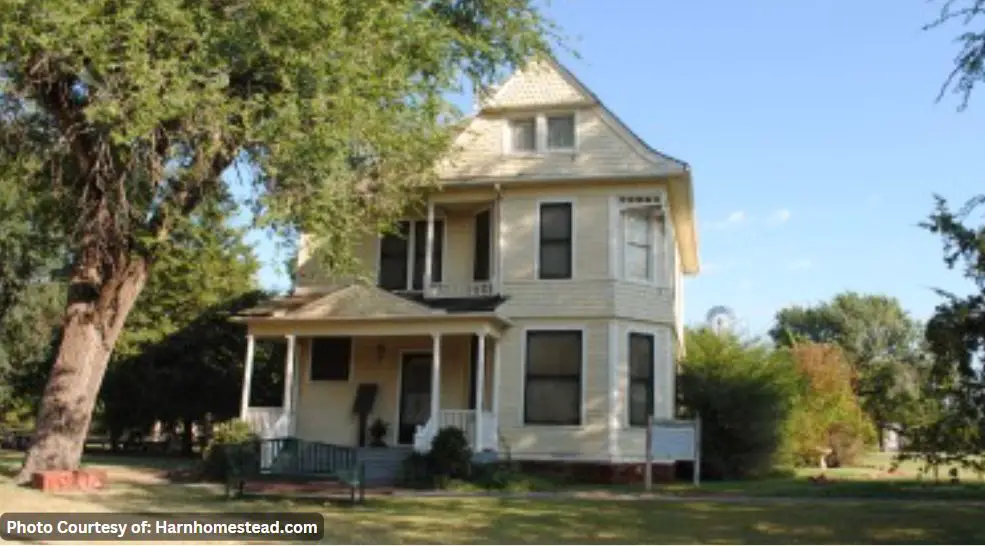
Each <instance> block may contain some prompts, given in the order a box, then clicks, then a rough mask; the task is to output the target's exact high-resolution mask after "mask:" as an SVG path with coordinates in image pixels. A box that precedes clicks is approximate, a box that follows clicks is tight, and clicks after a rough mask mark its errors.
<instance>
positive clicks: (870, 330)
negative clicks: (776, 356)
mask: <svg viewBox="0 0 985 546" xmlns="http://www.w3.org/2000/svg"><path fill="white" fill-rule="evenodd" d="M770 336H771V337H772V338H773V340H774V342H775V343H777V344H778V345H781V346H792V345H796V344H797V343H798V342H799V341H804V340H808V341H812V342H815V343H829V344H835V345H838V346H839V347H840V348H841V349H842V351H843V352H844V355H845V358H847V360H848V362H849V363H850V364H851V366H852V368H853V387H854V390H855V393H856V395H857V396H858V397H859V399H860V401H861V403H862V407H863V408H864V409H865V411H866V413H867V414H868V415H869V417H870V418H871V419H872V421H873V422H874V423H875V424H876V425H877V426H878V427H880V428H885V427H889V426H897V425H899V424H901V423H903V422H905V421H906V420H907V419H908V411H909V408H910V407H911V405H912V404H913V402H914V399H915V398H916V397H917V396H918V395H919V392H920V389H919V387H920V381H921V379H920V378H921V374H922V370H923V369H924V368H925V367H926V363H925V358H924V352H923V350H922V345H921V342H920V336H921V326H920V325H919V324H918V323H917V322H916V321H915V320H913V319H912V318H911V317H910V315H909V314H908V313H907V312H906V311H905V310H904V309H903V307H902V305H901V304H900V302H899V300H897V299H896V298H892V297H888V296H882V295H863V294H859V293H856V292H845V293H842V294H838V295H836V296H835V297H834V298H832V300H831V301H829V302H822V303H819V304H817V305H815V306H810V307H799V306H794V307H788V308H785V309H781V310H780V311H779V312H777V315H776V323H775V325H774V327H773V328H772V329H771V330H770Z"/></svg>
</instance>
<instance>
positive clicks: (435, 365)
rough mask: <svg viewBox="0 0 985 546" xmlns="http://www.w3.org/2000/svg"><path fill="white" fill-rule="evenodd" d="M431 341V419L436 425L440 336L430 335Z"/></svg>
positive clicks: (439, 397)
mask: <svg viewBox="0 0 985 546" xmlns="http://www.w3.org/2000/svg"><path fill="white" fill-rule="evenodd" d="M431 339H432V340H433V342H434V345H433V347H432V349H431V355H432V356H431V419H434V423H435V425H437V424H438V414H439V413H440V411H441V334H431ZM435 431H437V429H435Z"/></svg>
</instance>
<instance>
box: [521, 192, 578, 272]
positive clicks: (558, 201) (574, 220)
mask: <svg viewBox="0 0 985 546" xmlns="http://www.w3.org/2000/svg"><path fill="white" fill-rule="evenodd" d="M544 205H568V206H570V207H571V253H570V254H571V268H570V271H569V273H570V274H569V275H568V276H567V277H553V278H552V277H543V276H541V272H540V266H541V263H540V251H541V248H540V246H541V245H540V243H541V238H540V212H541V208H542V207H543V206H544ZM577 208H578V207H577V206H576V202H575V199H574V198H573V197H567V198H560V197H559V198H545V199H538V200H537V210H536V213H535V219H534V228H533V230H532V231H533V234H534V249H535V250H534V280H537V281H550V282H552V281H571V280H574V279H575V269H576V267H575V264H577V263H578V260H577V251H576V249H577V248H578V237H577V226H578V217H577V213H576V210H577Z"/></svg>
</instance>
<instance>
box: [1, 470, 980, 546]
mask: <svg viewBox="0 0 985 546" xmlns="http://www.w3.org/2000/svg"><path fill="white" fill-rule="evenodd" d="M21 456H22V454H20V453H9V452H7V453H3V452H0V465H2V466H3V467H4V468H6V469H7V470H8V471H10V470H13V469H15V468H16V464H17V463H18V462H19V461H20V457H21ZM87 459H88V462H89V464H90V465H92V466H101V467H103V468H106V469H107V470H108V472H109V473H110V482H111V487H110V488H109V489H107V490H105V491H100V492H95V493H64V494H55V495H53V494H44V493H40V492H38V491H35V490H31V489H25V488H20V487H16V486H14V485H13V484H12V483H10V480H9V479H7V478H0V513H2V512H10V511H59V512H62V511H77V512H93V511H101V512H102V511H127V512H132V511H155V512H211V511H251V512H283V511H287V512H296V511H306V512H307V511H317V512H320V513H322V514H323V515H324V517H325V519H326V523H327V525H326V536H325V538H324V540H323V543H345V544H380V543H383V544H387V543H390V544H392V543H439V544H473V543H474V544H504V543H506V544H510V543H541V544H544V543H565V544H572V543H574V544H583V543H637V544H639V543H642V544H654V543H656V544H687V543H757V544H791V543H810V544H819V543H897V544H898V543H923V544H926V543H950V544H954V543H957V544H968V543H985V519H983V518H981V517H980V515H981V510H982V506H981V505H980V504H973V503H967V502H962V501H960V500H952V501H950V502H927V501H917V500H906V501H901V500H887V501H884V502H875V501H873V500H869V501H866V500H838V501H833V500H830V499H828V500H825V499H812V498H803V499H800V500H796V501H789V500H788V501H775V500H770V499H765V498H763V499H759V500H755V499H753V500H746V501H743V502H736V501H733V502H726V501H709V500H704V499H701V500H699V499H678V500H671V501H663V500H639V499H637V500H618V499H617V500H613V498H612V497H613V496H611V495H610V498H608V499H600V498H577V499H565V500H559V499H556V500H548V499H517V498H510V499H506V498H500V499H494V498H464V499H437V498H435V499H428V498H386V497H371V498H370V499H369V501H368V503H367V504H366V505H364V506H356V507H349V506H343V505H337V504H333V503H330V502H326V501H324V500H317V499H305V498H301V499H297V498H296V499H285V498H276V497H263V498H251V499H246V500H235V501H225V500H223V499H222V497H221V494H220V492H221V491H220V488H218V487H216V486H211V485H175V484H170V483H167V482H166V481H164V480H162V479H152V477H153V476H159V474H160V471H162V470H167V469H170V468H173V467H174V465H176V464H179V461H180V460H178V461H176V460H173V459H158V460H155V459H151V458H144V457H132V458H126V457H120V458H115V457H113V458H109V457H104V458H87ZM186 462H187V461H186ZM135 464H136V465H140V466H134V465H135ZM842 474H843V475H848V472H847V471H843V472H842ZM137 476H144V479H133V478H134V477H137ZM805 481H806V480H804V479H803V478H802V477H801V478H794V479H788V480H785V481H784V480H775V481H770V480H765V481H762V482H744V483H742V484H741V485H742V487H739V488H738V489H737V491H740V492H742V493H743V494H745V495H747V496H757V495H758V496H766V494H767V492H777V491H780V492H786V493H787V494H786V495H785V496H791V495H789V491H792V490H795V489H796V488H797V487H799V488H800V489H799V490H800V491H804V490H808V489H807V488H806V487H805V486H804V485H802V483H801V482H805ZM858 481H861V480H855V481H854V482H853V481H851V480H849V482H850V483H857V482H858ZM891 481H892V480H878V481H877V480H869V482H871V483H869V487H873V484H874V483H887V482H891ZM896 482H898V483H907V480H905V479H901V480H897V481H896ZM783 483H786V484H787V485H786V486H785V487H787V488H788V489H786V490H784V489H783V487H784V486H781V485H780V484H783ZM862 483H866V482H862ZM894 483H895V482H894ZM836 484H837V482H836V483H835V484H830V485H832V486H834V485H836ZM730 487H733V488H734V487H735V486H733V485H729V484H708V485H707V486H704V487H702V491H703V492H711V491H714V492H723V493H729V492H730V489H729V488H730ZM673 488H679V491H682V492H683V491H684V490H685V489H686V488H685V486H676V485H675V486H665V487H664V488H662V489H661V492H667V491H672V490H673ZM637 489H638V488H637ZM793 496H796V495H793ZM802 496H803V495H802Z"/></svg>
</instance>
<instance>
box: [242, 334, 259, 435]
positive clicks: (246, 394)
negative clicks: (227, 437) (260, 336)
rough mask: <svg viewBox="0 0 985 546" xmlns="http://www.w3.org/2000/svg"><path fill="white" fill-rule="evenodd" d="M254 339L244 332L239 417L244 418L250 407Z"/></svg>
mask: <svg viewBox="0 0 985 546" xmlns="http://www.w3.org/2000/svg"><path fill="white" fill-rule="evenodd" d="M254 345H255V340H254V338H253V335H252V334H246V365H245V366H244V367H243V395H242V397H241V398H240V400H241V402H240V404H239V418H240V419H241V420H245V419H246V414H247V412H249V409H250V388H251V387H252V385H253V350H254Z"/></svg>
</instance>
